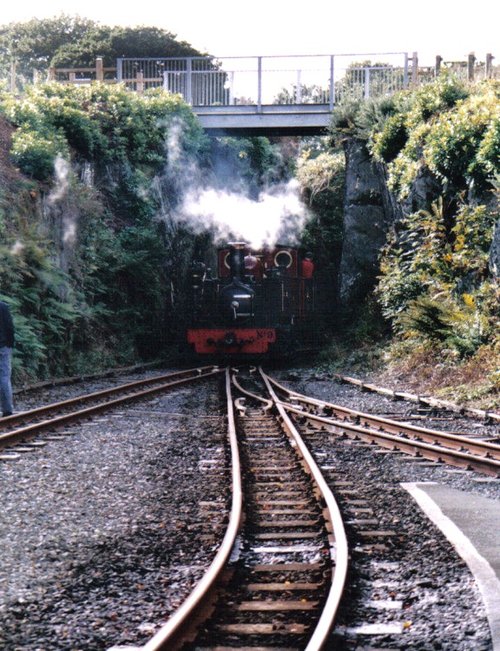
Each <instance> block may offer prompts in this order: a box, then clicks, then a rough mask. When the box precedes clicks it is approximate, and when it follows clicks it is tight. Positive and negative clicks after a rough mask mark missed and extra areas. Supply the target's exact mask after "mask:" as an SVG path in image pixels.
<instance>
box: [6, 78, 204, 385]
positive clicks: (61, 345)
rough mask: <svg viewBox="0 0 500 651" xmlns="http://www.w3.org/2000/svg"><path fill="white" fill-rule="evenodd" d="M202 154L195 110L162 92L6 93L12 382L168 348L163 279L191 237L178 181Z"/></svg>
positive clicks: (46, 88) (49, 89)
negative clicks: (182, 169) (182, 217)
mask: <svg viewBox="0 0 500 651" xmlns="http://www.w3.org/2000/svg"><path fill="white" fill-rule="evenodd" d="M167 143H169V144H168V146H167ZM205 147H206V143H205V137H204V136H203V133H202V131H201V129H200V127H199V125H198V123H197V122H196V119H195V118H194V116H193V114H192V112H191V111H190V109H189V108H188V107H187V105H185V104H184V103H183V101H182V99H180V98H179V97H177V96H172V95H169V94H167V93H164V92H163V91H153V92H150V93H148V94H146V95H144V96H139V95H136V94H133V93H129V92H127V91H126V90H125V89H123V88H121V87H111V86H104V85H95V86H91V87H72V86H63V85H57V84H48V85H42V86H34V87H33V86H32V87H27V89H26V91H25V94H24V95H23V96H22V97H21V98H18V97H14V96H12V95H11V94H9V93H7V92H5V91H4V92H2V93H1V94H0V182H1V185H0V296H1V298H3V299H5V300H7V301H8V302H9V304H10V305H11V308H12V312H13V315H14V319H15V324H16V330H17V344H16V355H15V369H14V370H15V375H16V380H18V381H19V380H23V379H29V378H34V377H37V378H40V377H44V376H52V375H55V374H60V373H71V372H79V371H91V370H93V369H95V368H97V367H100V368H102V367H105V366H106V365H110V364H117V363H118V364H119V363H130V362H133V361H135V360H136V359H137V358H138V356H141V357H142V358H148V357H152V356H154V355H158V353H160V352H162V346H163V345H164V343H165V341H166V337H167V335H168V333H167V332H166V323H167V321H168V320H167V319H166V317H167V316H168V308H169V305H168V301H167V295H168V292H167V291H166V287H167V285H168V283H167V280H168V279H169V278H170V277H171V275H172V274H171V265H172V261H173V260H175V257H176V255H177V251H178V249H179V248H180V247H179V242H180V240H182V238H183V237H184V238H187V236H186V234H185V233H183V232H182V229H180V228H178V227H177V228H174V227H173V225H172V223H171V221H169V213H170V211H171V209H172V207H173V206H175V203H176V201H177V200H178V195H179V188H178V181H177V172H178V169H179V166H181V165H182V164H183V161H184V159H185V157H187V156H189V157H190V158H191V159H192V157H194V158H195V159H196V157H200V156H202V155H203V152H204V151H205Z"/></svg>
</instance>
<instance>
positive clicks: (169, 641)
mask: <svg viewBox="0 0 500 651" xmlns="http://www.w3.org/2000/svg"><path fill="white" fill-rule="evenodd" d="M226 395H227V414H228V437H229V445H230V448H231V467H232V504H231V513H230V518H229V524H228V527H227V530H226V534H225V536H224V539H223V541H222V544H221V547H220V548H219V551H218V552H217V555H216V556H215V558H214V560H213V561H212V564H211V565H210V567H209V568H208V570H207V572H206V573H205V574H204V576H203V577H202V578H201V579H200V581H199V582H198V584H197V585H196V587H195V589H194V590H193V592H191V594H190V595H189V597H188V598H187V599H186V601H184V602H183V604H182V605H181V606H180V607H179V608H178V609H177V610H176V611H175V613H174V614H173V615H172V617H171V618H170V619H169V620H168V622H167V623H166V624H165V625H164V626H163V627H162V628H161V629H160V630H159V631H158V632H157V633H156V635H154V637H152V638H151V640H149V642H147V643H146V644H145V645H144V646H142V647H132V648H137V649H141V650H142V651H160V650H166V649H168V651H174V649H177V648H180V645H181V644H182V642H183V636H184V635H185V633H186V629H187V627H188V626H191V625H192V622H193V619H195V618H197V617H199V616H200V611H201V610H202V609H203V608H205V603H206V599H207V595H209V594H210V593H211V592H212V590H213V589H214V586H215V584H216V582H217V580H218V579H219V577H220V575H221V572H222V570H223V569H224V567H225V565H226V563H227V561H228V559H229V557H230V555H231V552H232V550H233V548H234V545H235V541H236V536H237V534H238V531H239V528H240V522H241V514H242V505H243V496H242V495H243V494H242V483H241V468H240V457H239V452H238V442H237V439H236V425H235V420H234V410H233V402H232V396H231V378H230V375H229V369H226Z"/></svg>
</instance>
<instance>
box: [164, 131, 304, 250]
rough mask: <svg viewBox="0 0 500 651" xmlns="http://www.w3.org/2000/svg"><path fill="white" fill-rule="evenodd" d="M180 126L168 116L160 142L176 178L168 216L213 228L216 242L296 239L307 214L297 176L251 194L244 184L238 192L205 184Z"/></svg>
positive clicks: (197, 227)
mask: <svg viewBox="0 0 500 651" xmlns="http://www.w3.org/2000/svg"><path fill="white" fill-rule="evenodd" d="M183 129H184V125H183V123H182V121H180V120H175V121H173V123H172V124H171V125H170V128H169V132H168V136H167V141H166V143H165V146H166V154H167V170H168V173H169V177H170V178H175V179H176V186H177V189H178V192H179V195H180V196H182V197H183V200H182V201H181V203H180V205H178V206H177V207H176V208H175V209H174V211H173V215H172V218H173V219H174V220H175V221H176V222H178V223H183V224H186V225H189V226H190V227H191V228H192V229H193V230H194V231H195V232H196V233H200V232H206V231H208V230H209V231H212V232H213V233H214V235H215V239H216V241H217V242H227V241H228V240H231V239H241V240H244V241H246V242H248V243H249V244H250V245H251V246H253V247H254V248H260V247H262V246H263V245H268V246H272V245H273V244H276V243H277V242H278V241H279V242H280V243H281V244H289V245H294V244H296V243H297V242H298V239H299V236H300V233H301V231H302V229H303V227H304V225H305V223H306V221H307V220H308V218H309V212H308V210H307V207H306V206H305V204H303V203H302V202H301V200H300V193H299V184H298V183H297V181H295V180H292V181H289V182H288V183H282V184H280V185H275V186H271V187H269V188H268V189H267V190H266V191H264V192H261V194H260V195H259V196H258V198H257V199H256V200H254V199H251V198H249V197H248V193H245V189H244V187H242V191H241V192H240V191H234V190H233V191H230V190H227V189H220V188H217V187H215V185H214V184H212V185H210V184H206V183H205V184H204V183H203V181H202V178H203V175H202V173H201V170H200V169H199V168H198V166H197V165H196V162H194V161H193V159H192V158H189V157H187V156H186V155H185V153H184V152H183V150H182V144H181V143H182V136H183ZM241 185H242V186H243V184H241Z"/></svg>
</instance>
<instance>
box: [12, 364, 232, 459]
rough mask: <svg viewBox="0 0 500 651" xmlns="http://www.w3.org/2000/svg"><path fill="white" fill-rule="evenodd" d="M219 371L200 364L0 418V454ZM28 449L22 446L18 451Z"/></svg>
mask: <svg viewBox="0 0 500 651" xmlns="http://www.w3.org/2000/svg"><path fill="white" fill-rule="evenodd" d="M221 372H222V370H221V369H220V368H219V367H217V366H204V367H199V368H195V369H188V370H184V371H179V372H175V373H168V374H163V375H158V376H155V377H150V378H146V379H142V380H137V381H135V382H128V383H126V384H122V385H119V386H116V387H112V388H108V389H104V390H101V391H95V392H93V393H89V394H85V395H80V396H77V397H75V398H71V399H69V400H64V401H61V402H56V403H52V404H49V405H43V406H41V407H37V408H36V409H31V410H28V411H24V412H20V413H17V414H13V415H12V416H7V417H6V418H3V419H2V420H1V421H0V451H2V452H3V453H2V455H1V458H2V459H4V460H6V459H9V458H15V457H16V454H17V452H18V451H19V448H16V447H13V446H18V445H19V444H20V443H23V445H28V446H30V445H31V446H32V447H33V449H35V448H36V447H37V446H39V445H43V444H44V443H45V441H44V440H38V441H34V442H30V441H32V440H33V439H35V438H38V437H39V436H40V435H44V436H45V438H47V437H46V433H47V432H53V431H54V430H56V429H59V428H62V427H65V426H67V425H69V424H71V423H75V422H78V421H81V420H83V419H86V418H89V417H91V416H95V415H97V414H99V413H102V412H104V411H107V410H110V409H113V408H115V407H118V406H122V405H124V404H126V403H130V402H133V401H138V400H142V399H147V398H151V397H153V396H154V395H157V394H159V393H162V392H164V391H167V390H170V389H173V388H175V387H178V386H181V385H183V384H187V383H190V382H193V381H197V380H200V379H203V378H208V377H211V376H214V375H217V374H218V373H221ZM27 442H28V443H27ZM28 449H29V447H28V448H26V447H24V448H22V451H27V450H28Z"/></svg>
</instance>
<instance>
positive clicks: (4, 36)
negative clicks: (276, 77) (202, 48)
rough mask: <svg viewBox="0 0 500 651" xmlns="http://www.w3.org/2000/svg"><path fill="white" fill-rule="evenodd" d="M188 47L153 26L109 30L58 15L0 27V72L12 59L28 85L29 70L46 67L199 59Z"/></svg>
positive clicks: (107, 27)
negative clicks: (125, 59)
mask: <svg viewBox="0 0 500 651" xmlns="http://www.w3.org/2000/svg"><path fill="white" fill-rule="evenodd" d="M200 54H201V53H200V52H198V51H197V50H195V49H194V48H193V47H192V46H191V45H189V43H186V42H184V41H178V40H177V39H176V36H175V35H174V34H172V33H170V32H168V31H166V30H163V29H160V28H158V27H146V26H140V27H119V26H116V27H109V26H105V25H100V24H99V23H97V22H95V21H92V20H88V19H86V18H80V17H79V16H68V15H65V14H61V15H60V16H55V17H54V18H46V19H41V20H40V19H38V18H34V19H32V20H29V21H27V22H18V23H10V24H8V25H3V26H1V27H0V73H3V74H2V76H5V77H7V75H8V74H9V72H10V65H11V62H12V61H15V62H16V66H17V69H16V72H17V74H18V75H19V76H20V78H21V79H22V78H23V77H24V79H25V81H30V80H31V79H32V76H33V71H34V70H37V71H38V72H40V73H46V72H47V69H48V67H49V66H50V65H52V66H58V67H64V68H75V67H76V68H79V67H93V66H95V60H96V57H98V56H99V57H103V59H104V65H105V66H107V67H108V66H109V67H110V66H115V65H116V60H117V58H119V57H124V56H125V57H169V56H170V57H172V56H200Z"/></svg>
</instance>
